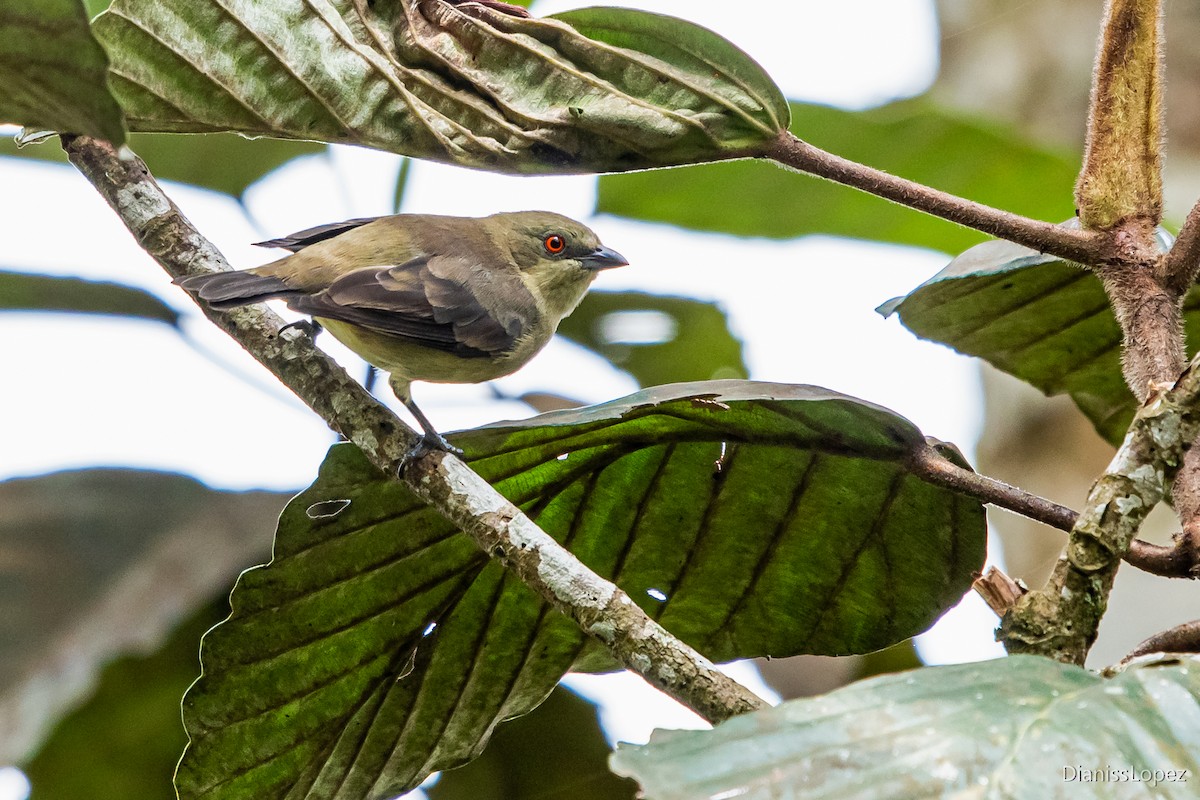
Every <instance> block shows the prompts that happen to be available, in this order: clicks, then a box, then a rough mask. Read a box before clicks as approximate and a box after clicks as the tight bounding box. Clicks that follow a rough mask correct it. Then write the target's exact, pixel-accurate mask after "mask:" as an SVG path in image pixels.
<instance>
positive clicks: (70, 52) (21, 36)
mask: <svg viewBox="0 0 1200 800" xmlns="http://www.w3.org/2000/svg"><path fill="white" fill-rule="evenodd" d="M107 70H108V59H107V58H106V57H105V55H104V50H103V49H102V48H101V47H100V44H99V43H98V42H97V41H96V40H95V39H93V38H92V34H91V31H90V30H89V28H88V21H87V16H86V12H85V10H84V7H83V4H82V3H81V2H79V0H24V2H8V3H0V87H3V89H2V90H0V122H7V123H15V124H17V125H25V126H27V127H30V128H33V129H35V130H36V129H45V130H53V131H61V132H63V133H83V134H88V135H89V136H97V137H100V138H102V139H108V140H109V141H111V142H114V143H115V144H121V143H122V142H123V141H124V140H125V125H124V122H123V120H122V117H121V109H120V108H119V107H118V106H117V102H116V100H114V99H113V96H112V95H111V94H109V89H108V83H107Z"/></svg>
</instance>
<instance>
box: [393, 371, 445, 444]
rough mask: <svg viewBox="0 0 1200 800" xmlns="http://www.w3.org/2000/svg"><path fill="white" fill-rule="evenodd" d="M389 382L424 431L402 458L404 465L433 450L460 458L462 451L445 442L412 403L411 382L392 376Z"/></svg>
mask: <svg viewBox="0 0 1200 800" xmlns="http://www.w3.org/2000/svg"><path fill="white" fill-rule="evenodd" d="M389 382H390V383H391V386H392V391H394V392H395V393H396V397H399V398H400V402H401V403H404V407H405V408H407V409H408V410H409V411H410V412H411V413H412V415H413V416H414V417H416V420H417V422H418V423H420V425H421V430H422V431H424V434H423V435H422V436H421V441H419V442H417V446H416V447H414V448H413V449H412V450H409V451H408V454H407V455H405V456H404V463H405V464H407V463H408V462H410V461H414V460H416V459H418V458H420V457H421V456H423V455H425V454H426V453H430V452H432V451H434V450H442V451H444V452H447V453H453V454H454V455H456V456H461V455H462V454H463V451H462V450H459V449H458V448H457V447H455V446H454V445H452V444H450V443H449V442H447V441H446V439H445V437H444V436H442V435H441V434H440V433H438V432H437V429H436V428H434V427H433V423H432V422H430V421H429V418H428V417H426V416H425V412H423V411H421V409H420V408H418V407H417V404H416V403H414V402H413V400H412V393H411V391H410V389H409V387H410V386H411V384H412V382H411V381H409V380H408V379H406V378H399V377H397V376H395V375H393V376H392V378H391V380H390V381H389Z"/></svg>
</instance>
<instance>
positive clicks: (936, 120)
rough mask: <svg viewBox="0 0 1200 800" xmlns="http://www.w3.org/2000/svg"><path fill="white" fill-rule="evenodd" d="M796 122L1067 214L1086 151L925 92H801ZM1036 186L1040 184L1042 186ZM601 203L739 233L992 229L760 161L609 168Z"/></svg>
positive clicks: (950, 185) (973, 192)
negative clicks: (850, 96) (844, 102)
mask: <svg viewBox="0 0 1200 800" xmlns="http://www.w3.org/2000/svg"><path fill="white" fill-rule="evenodd" d="M791 130H792V132H793V133H795V134H796V135H797V136H799V137H800V138H802V139H804V140H806V141H809V142H812V143H813V144H815V145H817V146H819V147H823V148H825V149H827V150H829V151H831V152H833V153H837V154H838V155H840V156H844V157H846V158H850V159H853V160H855V161H859V162H862V163H865V164H869V165H871V166H873V167H878V168H879V169H883V170H886V171H888V172H891V173H894V174H896V175H900V176H903V177H905V178H909V179H911V180H914V181H918V182H921V183H924V184H927V185H930V186H934V187H936V188H938V189H942V190H944V191H947V192H951V193H953V194H957V195H960V196H962V197H968V198H970V199H972V200H976V201H978V202H981V203H987V204H989V205H993V206H997V207H999V208H1003V209H1006V210H1009V211H1014V212H1017V213H1021V214H1025V215H1026V216H1030V217H1033V218H1035V219H1063V218H1065V217H1067V216H1068V215H1070V214H1071V210H1072V200H1071V187H1072V186H1073V185H1074V181H1075V176H1076V174H1077V173H1078V171H1079V159H1078V157H1077V156H1072V155H1071V154H1069V153H1067V154H1064V153H1059V152H1056V151H1051V150H1048V149H1046V148H1043V147H1039V146H1037V145H1034V144H1031V143H1029V142H1026V141H1024V140H1022V139H1021V138H1020V137H1019V136H1018V135H1017V134H1016V133H1014V132H1013V131H1011V130H1008V129H1005V128H1003V127H1000V126H997V125H995V124H990V123H986V122H984V121H981V120H978V119H972V118H968V117H964V116H961V115H959V114H956V113H952V112H949V111H946V110H944V109H941V108H939V107H937V106H936V105H934V104H933V103H932V102H930V101H929V100H926V99H917V100H908V101H903V102H899V103H893V104H892V105H889V106H884V107H883V108H877V109H872V110H869V111H843V110H840V109H836V108H829V107H827V106H818V105H807V104H802V103H793V104H792V124H791ZM1030 187H1037V189H1036V191H1034V190H1031V188H1030ZM597 211H600V212H604V213H609V214H619V215H621V216H625V217H634V218H636V219H645V220H651V221H654V222H666V223H670V224H673V225H680V226H682V227H685V228H693V229H697V230H706V231H719V232H723V233H732V234H737V235H739V236H769V237H773V238H786V237H793V236H804V235H806V234H833V235H837V236H849V237H853V238H856V239H874V240H878V241H884V242H895V243H898V244H909V245H918V246H921V247H929V248H933V249H935V250H941V251H943V252H958V251H960V250H962V249H964V248H966V247H969V246H971V245H972V244H975V243H976V242H979V241H981V240H982V239H983V238H984V236H983V234H981V233H978V232H977V231H973V230H970V229H968V228H963V227H960V226H958V225H954V224H953V223H950V222H946V221H945V220H941V219H938V218H936V217H931V216H928V215H926V214H922V213H921V212H918V211H914V210H912V209H910V208H905V207H904V206H900V205H896V204H894V203H890V202H888V201H886V200H882V199H880V198H878V197H875V196H873V195H869V194H864V193H862V192H859V191H857V190H855V189H850V188H848V187H845V186H839V185H837V184H834V183H830V182H828V181H824V180H821V179H818V178H813V177H809V176H797V175H796V174H795V173H792V172H786V171H784V170H781V169H779V168H777V167H775V166H773V165H771V164H767V163H763V162H759V161H738V162H734V163H721V164H706V165H703V166H695V167H687V168H685V169H676V170H666V171H656V172H640V173H634V174H630V175H610V176H605V177H602V178H601V179H600V193H599V197H598V200H597Z"/></svg>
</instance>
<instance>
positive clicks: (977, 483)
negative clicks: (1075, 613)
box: [909, 446, 1200, 578]
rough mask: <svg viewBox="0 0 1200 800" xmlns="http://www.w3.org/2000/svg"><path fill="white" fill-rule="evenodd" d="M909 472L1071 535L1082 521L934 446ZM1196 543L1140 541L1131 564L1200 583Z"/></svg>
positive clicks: (1184, 538) (1179, 538) (1183, 538)
mask: <svg viewBox="0 0 1200 800" xmlns="http://www.w3.org/2000/svg"><path fill="white" fill-rule="evenodd" d="M909 468H910V469H912V471H913V473H914V474H916V475H919V476H921V477H922V478H924V479H925V480H927V481H929V482H930V483H933V484H936V485H937V486H943V487H945V488H947V489H951V490H953V491H956V492H959V493H960V494H965V495H967V496H969V497H974V498H975V499H976V500H979V501H981V502H984V503H987V504H989V505H993V506H996V507H997V508H1003V509H1004V510H1005V511H1011V512H1012V513H1014V514H1020V515H1021V516H1022V517H1025V518H1027V519H1031V520H1033V521H1034V522H1041V523H1042V524H1044V525H1049V526H1050V527H1051V528H1057V529H1058V530H1060V531H1064V532H1067V533H1069V532H1070V531H1071V529H1072V528H1074V527H1075V523H1076V522H1077V521H1078V519H1079V512H1078V511H1075V510H1074V509H1070V508H1067V507H1066V506H1061V505H1059V504H1058V503H1055V502H1053V501H1051V500H1047V499H1046V498H1044V497H1039V496H1038V495H1036V494H1031V493H1029V492H1027V491H1025V490H1024V489H1018V488H1017V487H1015V486H1010V485H1008V484H1007V483H1004V482H1003V481H998V480H996V479H995V478H989V477H988V476H987V475H980V474H979V473H978V472H972V471H971V470H969V469H966V468H965V467H960V466H959V465H958V464H955V463H954V462H953V461H950V460H949V459H947V458H945V457H944V456H942V454H941V453H939V452H938V451H937V450H936V449H935V448H933V447H930V446H926V447H925V448H924V449H922V450H919V451H917V453H916V454H915V455H914V456H913V458H912V459H910V461H909ZM1197 538H1200V537H1197ZM1192 539H1193V537H1191V536H1189V535H1188V534H1187V533H1186V532H1182V531H1181V532H1179V533H1177V534H1175V545H1174V546H1173V547H1163V546H1162V545H1157V544H1150V543H1149V542H1144V541H1142V540H1141V539H1134V540H1133V541H1132V542H1130V544H1129V552H1127V553H1126V554H1125V560H1126V561H1127V562H1129V564H1130V565H1131V566H1134V567H1137V568H1138V569H1140V570H1143V571H1144V572H1149V573H1151V574H1153V575H1158V576H1160V577H1163V578H1200V541H1197V542H1193V541H1192Z"/></svg>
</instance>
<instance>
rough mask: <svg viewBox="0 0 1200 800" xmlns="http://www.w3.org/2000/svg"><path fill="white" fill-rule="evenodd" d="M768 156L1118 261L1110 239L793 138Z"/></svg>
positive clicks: (1034, 243) (1066, 254) (1039, 245)
mask: <svg viewBox="0 0 1200 800" xmlns="http://www.w3.org/2000/svg"><path fill="white" fill-rule="evenodd" d="M764 155H765V156H766V157H767V158H770V159H771V160H773V161H776V162H778V163H779V164H782V165H784V166H786V167H790V168H792V169H795V170H798V171H800V172H807V173H809V174H811V175H816V176H818V177H821V178H826V179H828V180H831V181H835V182H837V183H842V184H845V185H847V186H853V187H854V188H856V189H861V190H862V191H864V192H868V193H870V194H874V195H878V196H879V197H883V198H886V199H888V200H891V201H893V202H896V203H899V204H901V205H904V206H908V207H909V208H915V209H917V210H918V211H924V212H925V213H927V214H932V215H933V216H935V217H941V218H942V219H947V220H950V221H951V222H956V223H958V224H959V225H964V226H966V227H968V228H974V229H975V230H978V231H983V232H984V233H987V234H990V235H992V236H998V237H1000V238H1001V239H1008V240H1009V241H1012V242H1016V243H1018V244H1023V245H1025V246H1026V247H1032V248H1033V249H1034V250H1037V251H1039V252H1042V253H1050V254H1051V255H1056V256H1059V257H1060V258H1064V259H1066V260H1068V261H1076V262H1079V263H1081V264H1088V265H1090V264H1100V263H1106V262H1108V261H1111V260H1112V259H1113V257H1114V256H1113V253H1112V252H1111V248H1110V245H1109V237H1108V236H1107V235H1105V234H1102V233H1097V232H1094V231H1084V230H1072V229H1068V228H1063V227H1061V226H1059V225H1053V224H1051V223H1049V222H1041V221H1038V220H1034V219H1029V218H1028V217H1022V216H1020V215H1018V214H1012V213H1009V212H1007V211H1001V210H1000V209H997V208H992V207H991V206H985V205H983V204H982V203H975V202H973V201H971V200H964V199H963V198H961V197H956V196H954V195H952V194H949V193H947V192H942V191H938V190H937V189H931V188H929V187H928V186H923V185H921V184H919V183H914V182H913V181H910V180H906V179H904V178H899V177H896V176H895V175H891V174H889V173H887V172H883V171H882V170H877V169H874V168H872V167H867V166H864V165H862V164H859V163H857V162H854V161H850V160H848V159H845V158H842V157H840V156H835V155H833V154H832V153H828V152H826V151H824V150H821V149H820V148H818V147H814V146H813V145H811V144H809V143H808V142H805V141H803V140H802V139H799V138H797V137H796V136H794V135H792V134H791V133H787V132H785V133H783V134H782V135H781V136H780V137H779V138H778V139H776V140H775V142H774V143H773V144H772V145H771V146H770V147H769V148H768V150H767V152H766V153H765V154H764Z"/></svg>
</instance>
